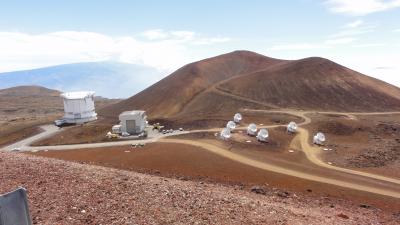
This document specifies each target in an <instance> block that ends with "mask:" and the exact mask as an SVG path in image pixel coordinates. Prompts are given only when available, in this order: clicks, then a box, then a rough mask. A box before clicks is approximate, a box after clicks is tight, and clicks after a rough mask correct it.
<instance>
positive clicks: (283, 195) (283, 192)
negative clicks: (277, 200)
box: [277, 191, 290, 198]
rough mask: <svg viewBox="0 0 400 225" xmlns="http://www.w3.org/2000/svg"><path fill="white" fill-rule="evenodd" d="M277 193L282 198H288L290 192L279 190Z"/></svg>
mask: <svg viewBox="0 0 400 225" xmlns="http://www.w3.org/2000/svg"><path fill="white" fill-rule="evenodd" d="M277 195H278V196H279V197H282V198H287V197H289V195H290V194H289V192H287V191H279V192H278V194H277Z"/></svg>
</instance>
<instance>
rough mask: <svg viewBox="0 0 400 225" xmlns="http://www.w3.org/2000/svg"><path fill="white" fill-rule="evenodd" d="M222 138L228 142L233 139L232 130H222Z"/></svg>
mask: <svg viewBox="0 0 400 225" xmlns="http://www.w3.org/2000/svg"><path fill="white" fill-rule="evenodd" d="M220 137H221V139H222V140H228V139H229V138H231V130H230V129H228V128H224V129H222V131H221V133H220Z"/></svg>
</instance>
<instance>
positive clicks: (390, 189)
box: [159, 139, 400, 198]
mask: <svg viewBox="0 0 400 225" xmlns="http://www.w3.org/2000/svg"><path fill="white" fill-rule="evenodd" d="M159 142H164V143H179V144H188V145H193V146H197V147H200V148H203V149H206V150H208V151H210V152H212V153H215V154H217V155H220V156H223V157H225V158H228V159H231V160H234V161H237V162H240V163H243V164H245V165H249V166H253V167H256V168H259V169H263V170H268V171H272V172H276V173H280V174H285V175H289V176H295V177H299V178H302V179H307V180H312V181H317V182H322V183H326V184H332V185H336V186H341V187H345V188H350V189H355V190H359V191H366V192H370V193H375V194H380V195H385V196H391V197H395V198H400V186H397V185H396V186H395V185H391V184H385V183H384V182H382V184H381V185H379V182H378V183H377V182H369V181H363V182H359V183H357V182H354V181H351V180H352V178H356V177H353V176H351V177H349V180H350V181H344V180H339V179H333V178H327V177H322V176H317V175H313V174H309V173H304V172H301V171H297V170H293V169H290V168H283V167H280V166H276V165H271V164H267V163H264V162H261V161H257V160H253V159H249V158H247V157H245V156H242V155H239V154H236V153H233V152H230V151H228V150H225V149H223V148H220V147H217V146H215V145H211V144H208V143H204V142H200V141H193V140H181V139H162V140H159Z"/></svg>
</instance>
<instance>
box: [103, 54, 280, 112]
mask: <svg viewBox="0 0 400 225" xmlns="http://www.w3.org/2000/svg"><path fill="white" fill-rule="evenodd" d="M281 62H283V61H282V60H278V59H273V58H269V57H266V56H263V55H259V54H257V53H253V52H248V51H236V52H232V53H228V54H224V55H220V56H217V57H213V58H209V59H205V60H201V61H198V62H194V63H191V64H188V65H186V66H183V67H182V68H180V69H178V70H177V71H175V72H174V73H172V74H171V75H169V76H168V77H166V78H164V79H163V80H161V81H159V82H158V83H156V84H154V85H152V86H151V87H149V88H147V89H146V90H144V91H142V92H140V93H139V94H137V95H135V96H133V97H131V98H129V99H127V100H124V101H122V102H120V103H118V104H116V105H113V106H110V107H107V108H105V109H103V110H101V111H100V114H101V115H103V116H107V117H112V118H116V116H118V115H119V113H121V112H122V111H126V110H133V109H143V110H146V111H147V112H148V114H149V115H150V117H152V118H165V117H171V116H173V115H176V114H177V113H178V112H180V111H181V110H182V109H183V108H184V107H185V106H186V105H187V104H188V103H190V102H191V101H193V100H194V99H195V98H196V97H197V96H198V95H200V94H201V93H203V92H205V91H206V90H208V88H210V87H211V86H212V85H214V84H216V83H218V82H221V81H223V80H226V79H229V78H232V77H235V76H240V75H243V74H248V73H252V72H255V71H258V70H261V69H264V68H266V67H269V66H272V65H275V64H279V63H281ZM213 100H216V99H213ZM227 101H229V99H226V101H224V102H227ZM224 102H222V101H221V102H219V105H223V104H224ZM211 104H215V103H214V102H211ZM207 106H209V105H208V104H206V105H205V106H202V111H205V110H206V109H211V108H213V105H210V106H209V107H207ZM236 110H237V108H235V111H236ZM224 111H226V110H224ZM231 113H232V112H231Z"/></svg>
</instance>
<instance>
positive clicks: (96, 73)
mask: <svg viewBox="0 0 400 225" xmlns="http://www.w3.org/2000/svg"><path fill="white" fill-rule="evenodd" d="M164 76H165V74H162V73H161V72H159V71H158V70H156V69H154V68H151V67H146V66H140V65H134V64H128V63H119V62H88V63H74V64H65V65H59V66H52V67H45V68H40V69H33V70H24V71H16V72H7V73H0V89H3V88H8V87H14V86H21V85H40V86H44V87H47V88H52V89H56V90H60V91H81V90H90V91H95V92H96V95H100V96H103V97H108V98H127V97H130V96H132V95H134V94H136V93H137V92H139V91H141V90H143V89H144V88H146V87H148V86H150V85H151V84H153V83H155V82H156V81H158V80H160V79H161V78H163V77H164Z"/></svg>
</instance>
